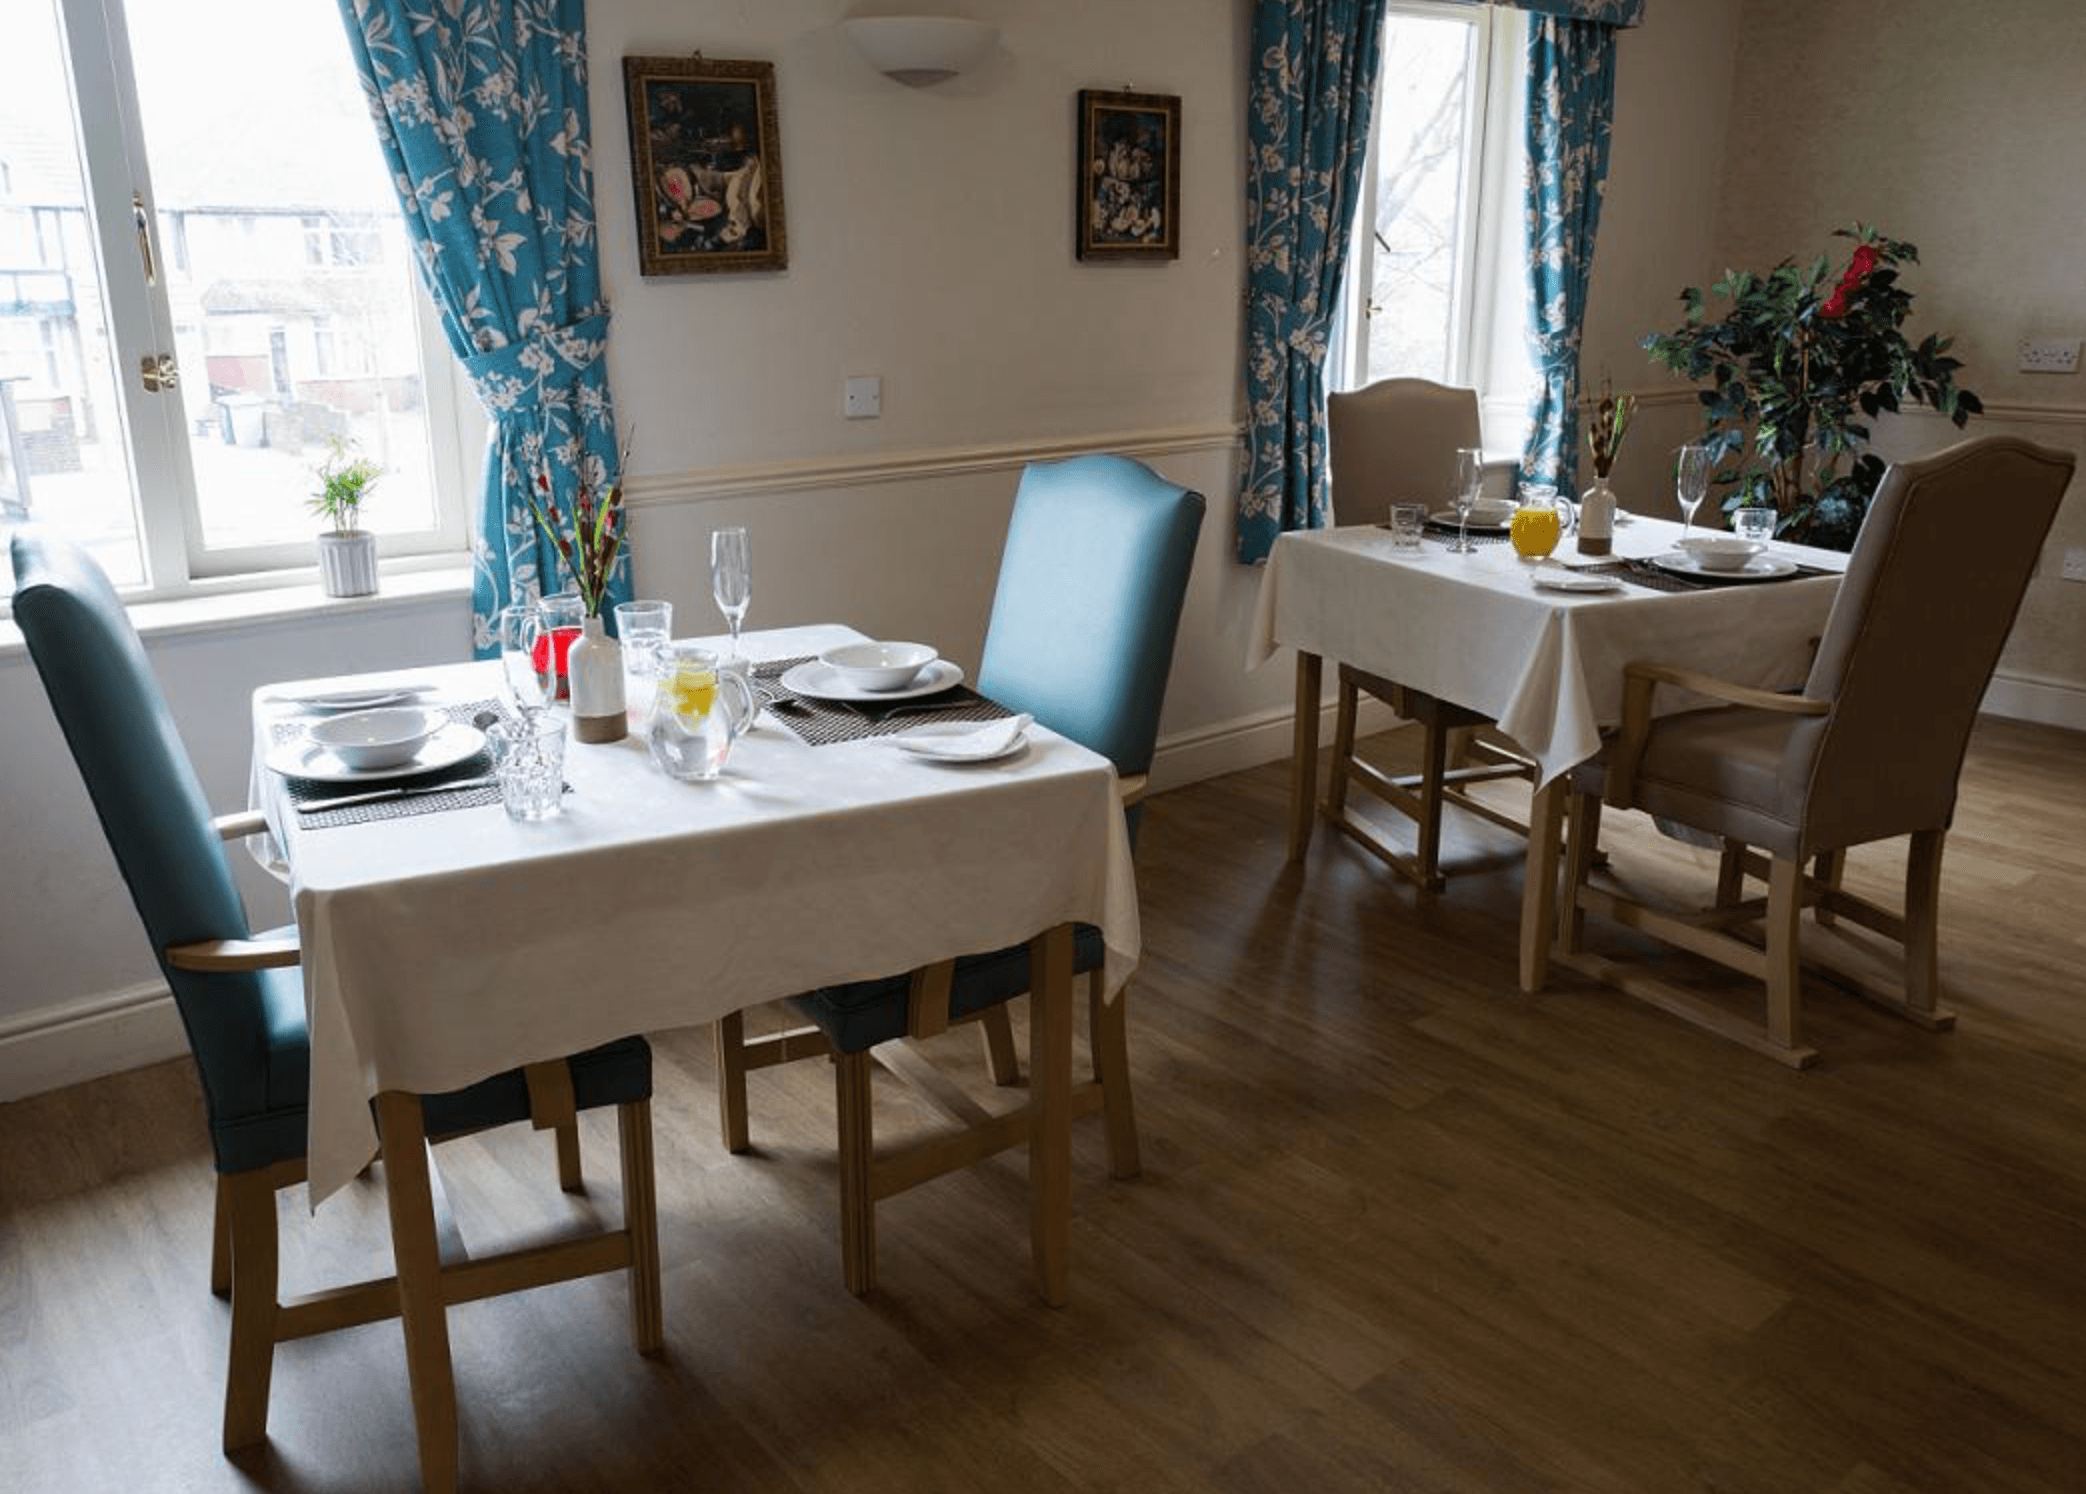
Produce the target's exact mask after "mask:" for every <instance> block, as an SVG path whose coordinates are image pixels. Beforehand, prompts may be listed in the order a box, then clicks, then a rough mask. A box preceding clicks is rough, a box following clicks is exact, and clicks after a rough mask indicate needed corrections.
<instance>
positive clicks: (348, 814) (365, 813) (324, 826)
mask: <svg viewBox="0 0 2086 1494" xmlns="http://www.w3.org/2000/svg"><path fill="white" fill-rule="evenodd" d="M438 709H440V710H442V711H443V712H445V713H446V714H447V715H448V717H449V719H450V720H451V721H459V722H462V723H463V724H464V725H466V726H469V725H471V724H472V723H473V722H474V720H475V719H476V718H477V717H478V716H479V715H480V714H481V713H483V712H485V711H491V712H492V713H493V714H495V715H496V716H500V717H502V718H505V719H512V718H511V717H510V716H509V715H508V712H507V709H506V708H505V707H504V706H503V705H502V704H501V703H500V702H499V701H497V700H491V699H487V700H467V701H463V702H461V703H460V704H457V705H445V706H441V707H439V708H438ZM306 725H307V723H306V722H303V721H278V722H276V723H275V724H274V726H273V727H271V728H270V729H269V730H270V738H271V741H272V742H273V743H274V744H275V745H278V746H279V745H281V744H282V743H284V742H287V741H289V740H291V739H292V738H294V737H300V736H302V735H304V728H305V726H306ZM491 771H492V759H491V757H490V756H488V755H487V754H486V752H485V751H484V750H483V749H481V750H479V751H478V752H475V753H473V754H472V755H471V756H469V757H467V758H465V759H464V760H463V761H462V762H460V763H456V764H453V765H452V766H450V767H447V768H438V769H436V770H435V771H434V772H431V773H415V774H412V775H411V776H409V777H405V778H387V779H385V780H383V781H382V782H381V783H371V784H369V785H368V786H367V787H368V789H369V791H370V792H372V793H374V792H376V791H377V790H378V789H412V790H415V792H413V793H410V794H406V795H404V796H403V797H398V798H391V799H379V800H378V801H377V802H375V803H374V804H350V805H348V806H346V807H345V808H342V809H321V810H315V811H312V812H310V813H306V812H304V811H302V810H299V812H298V815H297V824H298V826H299V827H300V828H302V829H305V830H330V829H333V828H334V827H335V826H337V825H366V824H370V823H371V822H373V821H376V820H398V819H404V818H406V817H407V816H408V815H416V814H437V813H440V812H441V811H443V810H445V809H476V808H478V807H479V806H481V805H486V804H497V803H499V802H500V786H499V785H498V784H497V783H486V784H479V785H478V786H476V787H474V788H460V789H455V790H453V791H450V792H430V793H421V792H418V791H419V790H421V789H432V788H434V787H436V786H437V785H440V784H444V783H450V782H454V781H456V780H459V779H472V778H483V777H484V776H485V775H486V774H488V773H490V772H491ZM357 787H358V785H355V784H352V783H316V782H314V781H312V780H311V779H309V778H292V777H290V776H289V775H288V774H284V775H283V791H284V793H285V794H286V795H287V796H288V798H289V801H290V803H291V804H292V805H293V806H295V805H301V804H303V803H305V802H306V801H308V800H313V799H317V800H326V799H339V798H345V797H346V796H347V795H349V794H352V793H354V792H356V790H357Z"/></svg>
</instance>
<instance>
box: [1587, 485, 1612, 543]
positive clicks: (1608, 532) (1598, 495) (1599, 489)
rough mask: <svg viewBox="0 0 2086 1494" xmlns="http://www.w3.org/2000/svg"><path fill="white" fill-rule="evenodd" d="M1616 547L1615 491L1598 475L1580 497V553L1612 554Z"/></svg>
mask: <svg viewBox="0 0 2086 1494" xmlns="http://www.w3.org/2000/svg"><path fill="white" fill-rule="evenodd" d="M1614 550H1615V490H1614V489H1613V488H1610V487H1609V486H1608V479H1607V478H1605V477H1596V478H1595V479H1594V480H1593V486H1592V487H1590V488H1588V489H1587V490H1586V491H1585V492H1584V493H1582V494H1581V495H1580V496H1579V553H1580V554H1581V555H1609V554H1612V553H1614Z"/></svg>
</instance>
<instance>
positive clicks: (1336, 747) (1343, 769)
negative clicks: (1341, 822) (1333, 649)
mask: <svg viewBox="0 0 2086 1494" xmlns="http://www.w3.org/2000/svg"><path fill="white" fill-rule="evenodd" d="M1360 697H1361V691H1360V690H1359V689H1358V688H1356V686H1355V682H1354V681H1353V680H1352V679H1350V678H1349V677H1348V673H1347V671H1346V670H1345V669H1342V670H1341V671H1340V683H1339V690H1338V694H1337V696H1336V699H1337V701H1338V704H1337V705H1336V706H1335V707H1334V711H1333V759H1332V762H1331V763H1330V764H1329V765H1328V766H1327V769H1326V780H1325V810H1326V813H1327V814H1329V815H1339V814H1341V813H1343V812H1344V811H1345V810H1346V808H1347V765H1348V764H1349V763H1351V762H1353V761H1354V725H1355V716H1356V714H1357V713H1358V711H1359V709H1360V705H1361V700H1360Z"/></svg>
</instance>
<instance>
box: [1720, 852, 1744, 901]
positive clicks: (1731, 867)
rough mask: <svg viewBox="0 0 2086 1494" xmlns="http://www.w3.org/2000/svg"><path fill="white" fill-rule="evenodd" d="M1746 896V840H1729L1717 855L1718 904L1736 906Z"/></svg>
mask: <svg viewBox="0 0 2086 1494" xmlns="http://www.w3.org/2000/svg"><path fill="white" fill-rule="evenodd" d="M1745 897H1746V846H1745V842H1744V841H1740V840H1727V841H1725V842H1724V849H1723V852H1722V853H1721V854H1720V855H1719V856H1718V857H1717V906H1718V907H1719V908H1731V907H1736V906H1737V905H1738V904H1739V903H1742V902H1744V901H1745Z"/></svg>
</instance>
